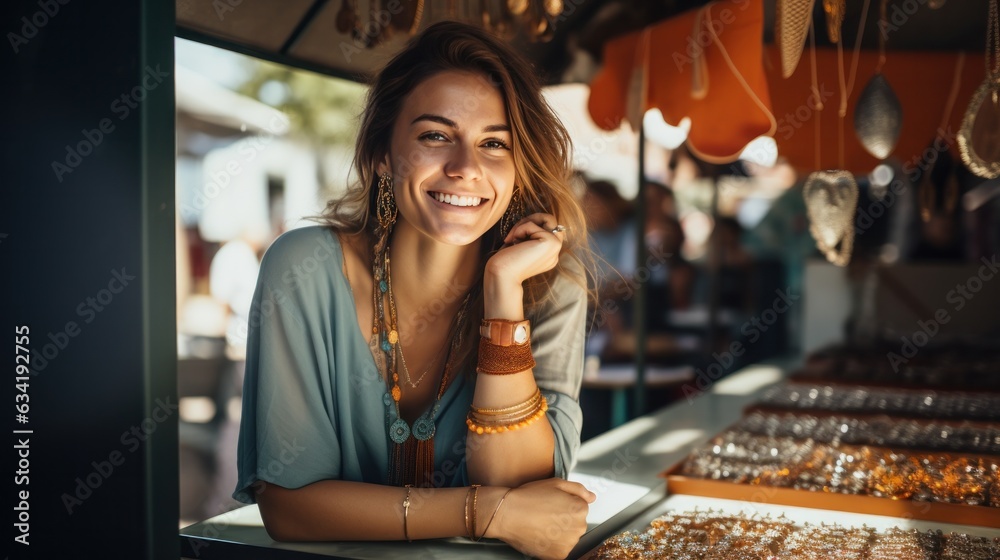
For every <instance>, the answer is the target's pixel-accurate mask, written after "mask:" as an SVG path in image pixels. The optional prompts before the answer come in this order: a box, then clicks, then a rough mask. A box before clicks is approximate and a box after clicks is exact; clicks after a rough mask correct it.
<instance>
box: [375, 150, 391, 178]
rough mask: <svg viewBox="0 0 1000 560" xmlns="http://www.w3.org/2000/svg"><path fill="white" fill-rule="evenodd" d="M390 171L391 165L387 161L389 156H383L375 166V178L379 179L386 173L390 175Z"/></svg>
mask: <svg viewBox="0 0 1000 560" xmlns="http://www.w3.org/2000/svg"><path fill="white" fill-rule="evenodd" d="M391 170H392V165H391V162H390V161H389V154H385V155H384V156H382V159H381V161H379V163H378V165H376V166H375V172H376V174H377V176H379V177H381V176H382V175H384V174H386V173H390V174H391Z"/></svg>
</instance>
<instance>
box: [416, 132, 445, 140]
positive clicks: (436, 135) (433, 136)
mask: <svg viewBox="0 0 1000 560" xmlns="http://www.w3.org/2000/svg"><path fill="white" fill-rule="evenodd" d="M420 139H421V140H431V141H434V142H443V141H445V140H447V138H446V137H445V135H444V134H441V133H440V132H427V133H425V134H422V135H421V136H420Z"/></svg>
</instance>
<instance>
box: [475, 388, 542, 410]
mask: <svg viewBox="0 0 1000 560" xmlns="http://www.w3.org/2000/svg"><path fill="white" fill-rule="evenodd" d="M541 398H542V391H541V390H540V389H538V388H537V387H536V388H535V392H534V394H532V395H531V396H530V397H528V399H527V400H525V401H523V402H519V403H517V404H515V405H511V406H507V407H504V408H479V407H478V406H473V407H472V410H473V411H474V412H476V413H477V414H490V415H493V414H506V413H509V412H515V411H519V410H520V409H523V408H531V407H533V406H534V405H535V404H536V403H537V401H539V400H541Z"/></svg>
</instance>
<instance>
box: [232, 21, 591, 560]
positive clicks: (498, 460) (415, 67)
mask: <svg viewBox="0 0 1000 560" xmlns="http://www.w3.org/2000/svg"><path fill="white" fill-rule="evenodd" d="M569 150H570V146H569V138H568V136H567V134H566V131H565V129H564V128H563V126H562V124H561V123H560V122H559V121H558V119H557V118H556V117H555V116H554V114H553V112H552V111H551V110H550V109H549V107H548V105H547V104H546V103H545V102H544V100H543V98H542V96H541V94H540V89H539V85H538V82H537V80H536V78H535V77H534V76H533V75H532V72H531V69H530V67H529V66H528V65H527V64H526V63H525V62H524V61H523V60H522V59H521V57H520V56H519V55H518V54H517V53H515V52H513V51H512V50H510V49H509V48H508V47H507V46H506V45H505V44H504V43H503V42H501V41H499V40H498V39H497V38H495V37H493V36H492V35H490V34H488V33H486V32H484V31H482V30H480V29H477V28H474V27H471V26H467V25H464V24H459V23H451V22H446V23H440V24H436V25H434V26H431V27H429V28H428V29H427V30H426V31H424V32H423V33H422V34H421V35H419V36H418V37H416V38H415V39H414V40H413V41H412V42H411V43H410V44H409V45H408V46H407V47H406V48H405V49H404V50H403V51H402V52H400V53H399V54H398V55H396V57H395V58H393V59H392V60H391V61H390V62H389V64H388V65H387V66H386V67H385V68H384V69H383V70H382V72H381V73H380V74H379V75H378V76H377V77H376V79H375V81H374V83H373V84H372V86H371V89H370V91H369V94H368V98H367V104H366V107H365V111H364V114H363V116H362V122H361V132H360V135H359V137H358V141H357V147H356V153H355V162H354V163H355V169H356V171H357V175H358V177H359V178H360V180H359V183H358V184H357V185H356V187H355V188H353V189H352V190H350V191H349V192H348V193H347V195H346V196H345V197H344V198H341V199H338V200H334V201H331V202H330V203H329V205H328V207H327V211H326V213H325V215H324V216H323V218H322V221H323V225H321V226H315V227H311V228H303V229H299V230H293V231H291V232H288V233H286V234H284V235H283V236H282V237H280V238H279V239H278V240H277V241H276V242H275V243H274V244H273V245H272V246H271V248H270V249H269V250H268V252H267V254H266V255H265V256H264V260H263V262H262V263H261V270H260V277H259V279H258V283H257V289H256V293H255V295H254V304H253V305H254V312H253V313H251V317H252V319H251V321H250V324H249V330H248V333H249V334H248V338H247V370H246V379H245V386H244V403H243V417H242V423H241V427H240V441H239V458H238V460H239V482H238V485H237V488H236V492H235V493H234V497H235V498H237V499H239V500H241V501H244V502H248V503H250V502H254V501H256V502H257V503H258V504H259V506H260V512H261V516H262V518H263V520H264V524H265V527H266V529H267V531H268V533H269V534H270V535H271V536H272V537H273V538H275V539H277V540H312V541H315V540H396V539H407V540H412V539H424V538H440V537H453V536H461V535H465V536H468V537H469V538H472V539H475V540H478V539H480V538H482V537H484V536H485V537H491V538H499V539H502V540H504V541H506V542H508V543H509V544H511V545H512V546H514V547H515V548H517V549H518V550H520V551H522V552H525V553H527V554H530V555H532V556H537V557H544V558H562V557H565V556H566V555H567V554H568V553H569V552H570V550H571V549H572V548H573V546H574V545H575V544H576V542H577V540H578V539H579V537H580V536H581V535H582V534H583V532H584V531H585V530H586V515H587V510H588V504H589V503H590V502H592V501H593V500H594V495H593V494H592V493H591V492H590V491H588V490H587V489H586V488H584V487H583V486H581V485H580V484H577V483H573V482H569V481H567V480H565V477H566V475H567V474H568V472H569V470H570V469H571V468H572V466H573V464H574V462H575V456H576V452H577V449H578V448H579V445H580V428H581V424H582V412H581V410H580V406H579V403H578V400H577V399H578V395H579V390H580V382H581V379H582V373H583V346H584V324H585V321H586V313H587V301H588V298H587V290H586V286H587V279H586V274H587V271H589V270H592V269H593V267H592V266H591V265H592V258H591V257H590V253H589V251H588V249H587V243H586V229H585V224H584V219H583V215H582V212H581V210H580V208H579V206H578V204H577V202H576V200H575V198H574V197H573V194H572V192H571V190H570V187H569V176H570V170H569V153H570V151H569ZM318 247H324V248H329V250H330V252H331V253H332V254H333V256H334V258H332V259H328V261H326V263H325V266H320V267H315V268H314V269H313V271H312V272H310V273H308V274H304V275H303V274H295V275H293V274H291V272H292V271H295V270H302V267H301V266H300V265H301V263H302V261H303V260H304V259H307V258H309V255H311V254H313V252H314V251H315V250H316V249H317V248H318ZM288 449H296V450H299V451H298V452H297V453H296V454H294V455H290V454H289V453H288Z"/></svg>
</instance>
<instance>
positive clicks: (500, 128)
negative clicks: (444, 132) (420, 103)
mask: <svg viewBox="0 0 1000 560" xmlns="http://www.w3.org/2000/svg"><path fill="white" fill-rule="evenodd" d="M420 121H431V122H436V123H438V124H443V125H445V126H447V127H451V128H456V129H457V128H458V124H457V123H456V122H455V121H453V120H451V119H449V118H447V117H442V116H441V115H432V114H430V113H424V114H423V115H420V116H419V117H417V118H415V119H413V122H411V123H410V124H411V125H414V124H417V123H418V122H420ZM483 132H510V126H508V125H506V124H491V125H489V126H486V127H483Z"/></svg>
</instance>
